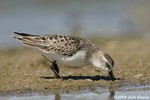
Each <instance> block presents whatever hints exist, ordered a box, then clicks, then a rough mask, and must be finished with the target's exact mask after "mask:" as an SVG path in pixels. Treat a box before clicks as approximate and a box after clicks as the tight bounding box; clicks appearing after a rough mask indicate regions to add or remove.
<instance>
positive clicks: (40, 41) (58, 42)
mask: <svg viewBox="0 0 150 100" xmlns="http://www.w3.org/2000/svg"><path fill="white" fill-rule="evenodd" d="M15 34H17V35H14V36H13V37H14V38H16V39H18V40H20V41H22V43H23V44H24V45H26V46H30V47H32V48H37V49H39V50H41V51H43V52H50V53H57V54H61V55H68V56H71V55H73V54H75V53H76V51H77V50H79V49H80V47H81V39H80V38H77V37H72V36H68V35H43V36H40V35H30V34H26V33H18V32H15Z"/></svg>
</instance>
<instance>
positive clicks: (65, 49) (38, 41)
mask: <svg viewBox="0 0 150 100" xmlns="http://www.w3.org/2000/svg"><path fill="white" fill-rule="evenodd" d="M14 33H15V35H13V38H15V39H18V40H20V41H21V42H22V44H23V45H25V46H28V47H31V48H34V49H36V50H38V51H39V52H40V54H41V55H42V56H44V57H45V58H46V59H47V60H49V61H50V62H51V65H50V68H51V70H52V71H53V72H54V74H55V77H56V78H62V77H61V76H60V75H59V68H58V66H57V62H60V63H62V64H64V65H68V66H75V67H81V66H85V65H91V66H94V67H97V68H100V69H102V70H104V71H106V72H108V76H109V77H110V79H111V80H115V77H114V75H113V66H114V61H113V59H112V58H111V57H110V56H109V55H108V54H107V53H105V52H103V51H101V50H100V49H99V48H98V47H97V46H95V45H94V44H93V43H92V42H90V41H89V40H87V39H84V38H80V37H76V36H69V35H62V34H54V35H33V34H26V33H19V32H14Z"/></svg>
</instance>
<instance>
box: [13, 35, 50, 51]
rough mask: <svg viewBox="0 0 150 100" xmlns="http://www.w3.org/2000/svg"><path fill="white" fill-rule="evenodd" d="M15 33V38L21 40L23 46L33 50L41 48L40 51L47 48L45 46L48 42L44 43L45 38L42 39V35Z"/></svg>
mask: <svg viewBox="0 0 150 100" xmlns="http://www.w3.org/2000/svg"><path fill="white" fill-rule="evenodd" d="M14 33H15V35H13V38H14V39H17V40H20V41H21V42H22V44H23V45H26V46H29V47H32V48H40V49H45V48H47V45H45V44H46V43H45V42H46V41H44V40H43V37H41V36H40V35H32V34H26V33H19V32H14Z"/></svg>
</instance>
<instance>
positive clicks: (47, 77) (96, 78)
mask: <svg viewBox="0 0 150 100" xmlns="http://www.w3.org/2000/svg"><path fill="white" fill-rule="evenodd" d="M40 78H44V79H55V77H49V76H41V77H40ZM62 78H63V80H68V79H72V80H84V79H91V80H92V81H99V80H106V81H111V78H110V77H108V76H99V75H96V76H62ZM115 80H123V79H122V78H115Z"/></svg>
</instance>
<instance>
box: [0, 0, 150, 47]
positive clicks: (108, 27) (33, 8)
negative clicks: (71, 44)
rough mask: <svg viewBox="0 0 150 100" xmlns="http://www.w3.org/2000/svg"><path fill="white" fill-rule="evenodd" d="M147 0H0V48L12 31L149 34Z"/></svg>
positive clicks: (145, 36) (10, 43)
mask: <svg viewBox="0 0 150 100" xmlns="http://www.w3.org/2000/svg"><path fill="white" fill-rule="evenodd" d="M149 9H150V0H0V48H3V47H10V46H14V45H16V44H18V42H17V41H16V40H14V39H13V38H12V37H11V35H12V34H13V32H15V31H17V32H25V33H33V34H54V33H61V34H63V33H66V34H74V35H81V36H82V37H91V36H99V37H107V38H118V37H121V36H123V37H124V36H128V37H131V36H132V37H142V39H149V37H150V34H149V32H150V11H149Z"/></svg>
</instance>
